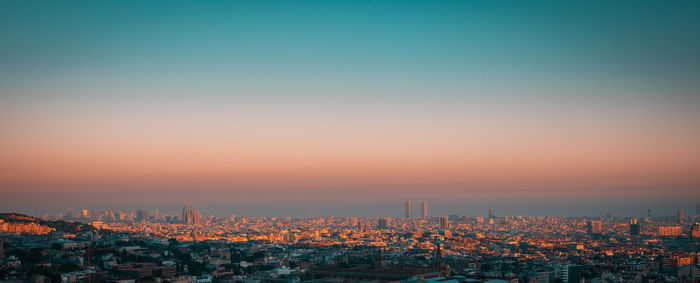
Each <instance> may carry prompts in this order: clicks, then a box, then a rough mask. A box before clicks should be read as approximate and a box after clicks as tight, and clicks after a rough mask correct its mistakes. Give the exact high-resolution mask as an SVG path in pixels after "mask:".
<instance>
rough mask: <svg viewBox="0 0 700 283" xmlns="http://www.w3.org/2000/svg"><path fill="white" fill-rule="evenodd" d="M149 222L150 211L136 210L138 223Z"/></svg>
mask: <svg viewBox="0 0 700 283" xmlns="http://www.w3.org/2000/svg"><path fill="white" fill-rule="evenodd" d="M146 221H148V211H145V210H143V209H138V210H136V222H146Z"/></svg>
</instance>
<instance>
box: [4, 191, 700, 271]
mask: <svg viewBox="0 0 700 283" xmlns="http://www.w3.org/2000/svg"><path fill="white" fill-rule="evenodd" d="M412 204H413V202H412V201H406V202H405V203H404V211H403V212H404V214H405V215H404V217H314V218H290V217H285V218H278V217H239V216H236V215H230V216H226V217H216V216H214V215H209V216H204V215H201V214H200V212H199V210H198V208H196V207H193V206H192V204H185V205H184V206H183V207H182V212H181V213H180V214H170V215H167V214H160V213H159V211H158V210H157V209H156V210H154V211H148V210H143V209H138V210H136V211H129V212H123V211H117V212H115V211H112V210H92V211H89V210H87V209H83V210H80V211H74V210H73V209H71V208H68V209H66V211H65V212H61V213H58V214H50V215H44V216H42V217H41V218H35V217H31V216H25V215H20V214H2V215H1V216H2V219H0V235H2V242H3V248H2V249H0V256H1V257H0V258H1V259H2V266H3V269H2V273H0V276H2V277H1V278H4V280H8V282H9V281H12V280H13V279H14V280H20V281H21V280H29V281H31V282H52V281H58V282H86V281H87V282H128V281H138V282H303V281H317V282H356V281H359V282H365V281H367V282H370V281H378V282H384V281H397V282H654V281H670V282H677V281H693V280H697V278H698V277H700V265H698V264H697V263H698V259H699V258H698V257H699V256H700V223H699V222H700V204H697V208H696V211H695V213H694V214H692V215H688V216H686V215H685V213H684V210H683V209H678V213H677V215H675V216H673V215H669V216H654V215H652V209H649V210H648V217H644V218H632V217H611V216H610V215H606V216H601V217H523V216H498V215H497V214H496V213H495V212H494V211H493V210H489V211H488V215H487V216H485V217H481V216H468V215H456V214H453V215H444V216H433V215H430V214H429V210H428V203H427V202H425V201H421V202H420V209H419V210H420V212H419V213H420V214H419V215H415V216H414V215H413V212H414V210H415V209H414V207H413V206H412ZM397 206H398V205H397ZM56 223H64V224H65V223H81V224H82V225H79V226H65V225H56Z"/></svg>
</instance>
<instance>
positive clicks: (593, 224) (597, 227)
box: [588, 220, 603, 235]
mask: <svg viewBox="0 0 700 283" xmlns="http://www.w3.org/2000/svg"><path fill="white" fill-rule="evenodd" d="M601 232H603V222H602V221H600V220H591V221H588V234H591V235H597V234H600V233H601Z"/></svg>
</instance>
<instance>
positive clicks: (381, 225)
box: [377, 218, 389, 229]
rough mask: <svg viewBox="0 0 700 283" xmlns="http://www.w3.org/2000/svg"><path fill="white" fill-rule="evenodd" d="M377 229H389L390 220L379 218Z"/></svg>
mask: <svg viewBox="0 0 700 283" xmlns="http://www.w3.org/2000/svg"><path fill="white" fill-rule="evenodd" d="M377 229H389V219H388V218H379V220H377Z"/></svg>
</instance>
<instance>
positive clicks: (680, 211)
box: [678, 208, 684, 223]
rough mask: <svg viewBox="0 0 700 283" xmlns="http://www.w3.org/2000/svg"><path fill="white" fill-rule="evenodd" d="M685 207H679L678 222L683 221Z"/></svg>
mask: <svg viewBox="0 0 700 283" xmlns="http://www.w3.org/2000/svg"><path fill="white" fill-rule="evenodd" d="M683 218H684V217H683V209H682V208H679V209H678V223H683Z"/></svg>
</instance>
